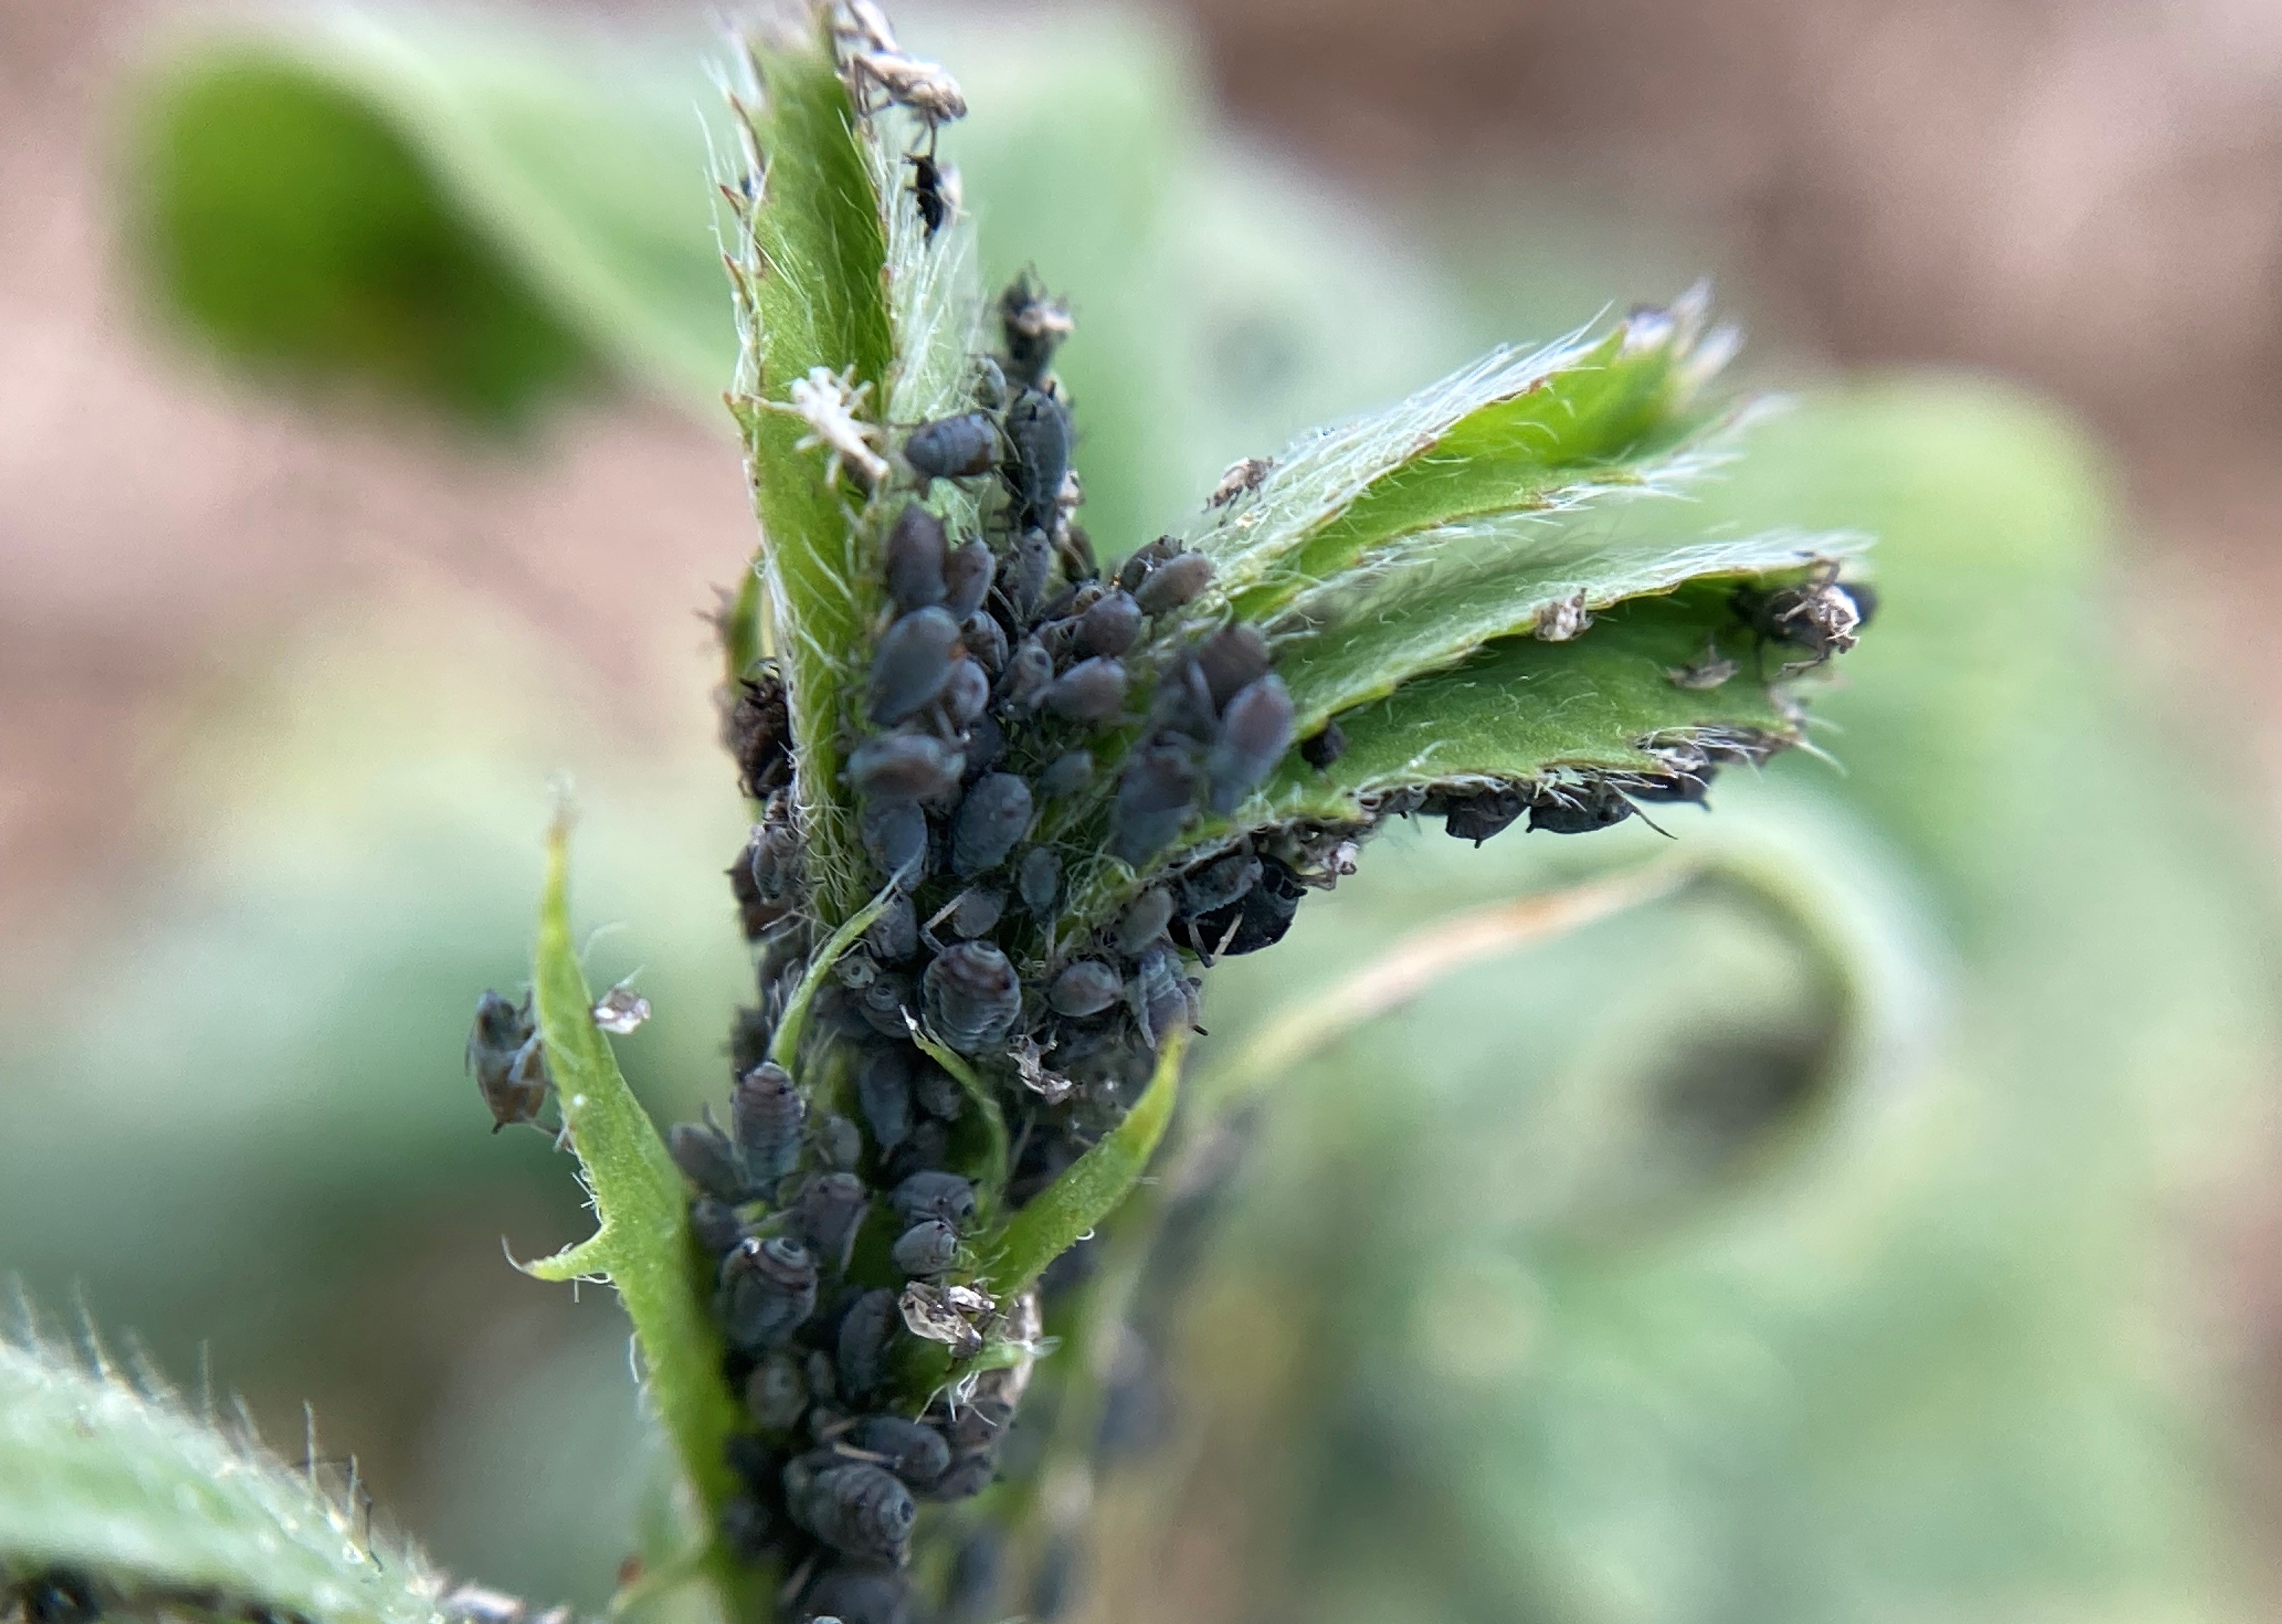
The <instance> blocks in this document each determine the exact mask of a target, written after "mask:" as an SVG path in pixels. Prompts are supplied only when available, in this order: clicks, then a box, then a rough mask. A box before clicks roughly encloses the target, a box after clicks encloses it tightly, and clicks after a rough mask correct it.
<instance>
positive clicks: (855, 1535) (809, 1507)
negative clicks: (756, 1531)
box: [785, 1456, 919, 1566]
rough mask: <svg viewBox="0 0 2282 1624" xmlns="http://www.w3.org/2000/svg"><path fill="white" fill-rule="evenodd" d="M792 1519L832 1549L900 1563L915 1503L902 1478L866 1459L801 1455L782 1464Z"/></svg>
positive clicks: (915, 1515) (908, 1540) (908, 1545)
mask: <svg viewBox="0 0 2282 1624" xmlns="http://www.w3.org/2000/svg"><path fill="white" fill-rule="evenodd" d="M785 1498H786V1500H787V1501H788V1504H790V1505H791V1508H792V1514H793V1519H794V1520H795V1521H796V1522H798V1523H799V1524H800V1525H801V1527H804V1528H806V1529H807V1530H808V1531H809V1532H810V1533H811V1534H813V1535H816V1537H817V1538H818V1539H820V1540H822V1541H823V1542H825V1543H826V1544H827V1545H829V1546H831V1547H832V1548H833V1549H834V1550H838V1551H841V1552H843V1553H844V1554H846V1555H848V1556H851V1557H858V1558H865V1559H868V1560H871V1561H875V1562H889V1563H893V1564H896V1565H897V1566H901V1565H902V1563H903V1561H904V1558H905V1557H906V1556H907V1555H908V1554H909V1553H910V1550H911V1540H912V1524H913V1523H914V1522H916V1521H917V1520H918V1519H919V1507H918V1506H917V1505H916V1504H913V1503H912V1491H911V1490H910V1489H908V1488H904V1484H903V1480H901V1479H899V1478H898V1477H897V1476H896V1474H895V1473H894V1472H889V1471H888V1470H886V1469H885V1468H884V1467H880V1466H874V1465H872V1464H871V1463H870V1462H868V1461H840V1460H835V1459H834V1457H831V1456H826V1457H824V1458H823V1463H821V1464H815V1463H811V1459H810V1457H802V1458H801V1459H800V1460H796V1461H795V1462H793V1463H792V1465H789V1466H787V1467H786V1468H785Z"/></svg>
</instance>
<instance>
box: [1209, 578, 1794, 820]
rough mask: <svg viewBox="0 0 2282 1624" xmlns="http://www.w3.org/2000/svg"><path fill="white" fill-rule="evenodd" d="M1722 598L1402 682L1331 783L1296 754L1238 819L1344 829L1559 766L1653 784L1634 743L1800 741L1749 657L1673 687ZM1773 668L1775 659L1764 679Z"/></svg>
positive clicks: (1660, 604)
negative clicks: (1393, 792) (1413, 795)
mask: <svg viewBox="0 0 2282 1624" xmlns="http://www.w3.org/2000/svg"><path fill="white" fill-rule="evenodd" d="M1724 597H1725V587H1723V586H1721V585H1719V584H1718V583H1711V584H1707V585H1706V586H1705V587H1701V588H1697V589H1695V590H1687V589H1683V590H1682V591H1680V592H1679V593H1675V594H1672V595H1669V596H1664V597H1648V598H1636V599H1633V600H1631V601H1629V602H1625V603H1623V604H1620V605H1618V607H1617V608H1616V609H1613V610H1611V611H1609V612H1608V613H1607V614H1606V615H1605V616H1603V618H1601V620H1600V621H1599V622H1598V623H1597V624H1596V625H1595V626H1593V628H1592V629H1591V630H1590V631H1588V632H1587V633H1585V634H1584V635H1583V636H1582V637H1580V638H1579V639H1577V640H1575V641H1572V642H1565V643H1547V642H1540V641H1536V640H1535V639H1534V638H1515V639H1510V640H1508V641H1502V642H1497V643H1493V644H1491V645H1490V646H1489V647H1488V648H1486V649H1484V650H1482V651H1481V652H1480V653H1479V654H1478V655H1476V656H1475V657H1473V658H1472V659H1471V660H1469V661H1467V662H1466V663H1465V664H1463V665H1460V666H1458V667H1456V668H1455V669H1454V670H1451V671H1447V672H1436V673H1434V674H1433V675H1431V676H1426V677H1422V678H1419V679H1418V680H1416V681H1414V682H1410V683H1407V684H1405V685H1404V686H1403V688H1401V691H1400V692H1398V693H1397V694H1395V695H1393V697H1392V698H1388V699H1384V700H1380V701H1378V702H1376V703H1372V704H1369V705H1366V706H1364V707H1362V708H1361V709H1359V710H1356V711H1350V712H1348V713H1347V714H1345V715H1343V716H1341V717H1340V719H1339V725H1340V727H1341V728H1342V729H1343V730H1344V731H1345V732H1346V734H1347V751H1346V753H1345V754H1344V755H1343V756H1341V757H1340V758H1339V760H1337V761H1336V762H1334V763H1333V764H1332V765H1331V769H1330V770H1329V771H1328V772H1324V771H1318V770H1317V769H1316V768H1314V767H1311V766H1309V765H1307V764H1306V763H1305V762H1304V761H1302V760H1300V758H1299V757H1298V755H1297V754H1296V753H1295V754H1294V755H1293V756H1292V757H1291V758H1289V759H1287V760H1286V762H1285V765H1284V766H1283V767H1282V768H1281V769H1280V770H1279V771H1278V772H1277V775H1276V777H1275V778H1274V779H1272V780H1270V781H1269V785H1268V787H1267V789H1265V790H1264V791H1263V792H1262V793H1261V796H1259V797H1257V798H1256V799H1255V800H1254V802H1253V803H1252V804H1250V805H1248V806H1246V808H1245V809H1244V819H1243V820H1244V821H1246V822H1247V823H1264V822H1273V821H1280V820H1287V819H1300V818H1313V819H1322V820H1327V821H1331V822H1339V821H1344V820H1352V819H1354V818H1356V817H1358V816H1359V815H1360V811H1361V808H1360V804H1359V799H1358V797H1360V796H1363V795H1365V794H1368V793H1370V792H1372V791H1375V790H1381V789H1392V788H1395V787H1398V786H1401V785H1407V784H1432V783H1445V782H1450V781H1464V780H1471V779H1515V778H1527V777H1530V776H1531V775H1533V774H1534V773H1539V772H1541V771H1542V770H1543V769H1545V768H1547V767H1549V766H1554V765H1580V766H1593V767H1599V768H1603V769H1608V770H1612V771H1625V770H1632V771H1643V772H1644V771H1650V770H1653V769H1654V768H1655V766H1656V765H1657V764H1656V762H1655V761H1654V759H1653V758H1649V757H1648V756H1646V755H1643V754H1642V752H1641V751H1640V750H1637V749H1635V748H1634V742H1635V741H1636V740H1639V739H1641V738H1642V737H1644V736H1646V735H1648V734H1656V733H1664V732H1669V731H1672V730H1674V729H1683V728H1694V727H1748V728H1756V729H1759V730H1763V731H1765V732H1767V733H1772V734H1778V735H1781V736H1782V737H1784V738H1790V737H1794V736H1796V728H1795V727H1794V724H1793V723H1792V722H1791V721H1790V720H1789V719H1788V718H1787V717H1786V716H1785V715H1784V713H1783V711H1782V709H1781V706H1780V705H1779V704H1778V703H1777V701H1776V699H1775V697H1774V695H1773V694H1772V693H1770V691H1769V690H1768V689H1767V688H1766V687H1765V686H1763V685H1762V684H1761V683H1760V682H1758V681H1757V680H1754V678H1753V675H1752V660H1753V653H1752V650H1750V649H1749V648H1748V647H1743V646H1738V647H1732V648H1730V649H1729V650H1728V652H1729V653H1730V654H1731V655H1732V656H1733V657H1735V658H1737V659H1738V660H1740V661H1741V662H1742V664H1743V670H1742V672H1739V673H1738V674H1737V675H1736V676H1735V678H1734V679H1733V680H1730V681H1728V682H1727V683H1726V684H1725V685H1723V686H1722V687H1719V688H1713V689H1711V690H1708V691H1692V690H1689V689H1687V688H1680V687H1677V686H1675V685H1674V684H1673V681H1672V680H1671V678H1670V676H1669V674H1668V673H1669V672H1670V671H1671V670H1673V668H1675V667H1679V666H1683V665H1686V664H1689V663H1690V662H1691V661H1694V660H1696V659H1698V658H1700V657H1702V655H1703V652H1704V634H1705V632H1706V630H1707V628H1709V627H1711V626H1719V625H1727V626H1733V624H1734V623H1733V621H1732V619H1724V618H1723V615H1724ZM1743 641H1744V640H1743V639H1742V638H1741V637H1740V636H1738V637H1736V638H1735V643H1737V644H1739V645H1740V644H1742V643H1743ZM1780 657H1781V656H1780V653H1779V652H1777V651H1770V652H1769V654H1768V656H1767V658H1768V662H1769V664H1770V666H1772V665H1773V664H1774V663H1775V662H1776V661H1777V660H1779V659H1780Z"/></svg>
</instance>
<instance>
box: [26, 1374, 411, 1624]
mask: <svg viewBox="0 0 2282 1624" xmlns="http://www.w3.org/2000/svg"><path fill="white" fill-rule="evenodd" d="M14 1564H21V1565H24V1566H45V1565H50V1564H52V1565H55V1566H63V1567H69V1568H73V1569H75V1570H79V1571H81V1572H84V1573H88V1574H89V1575H91V1576H93V1577H94V1578H95V1579H97V1581H99V1582H101V1583H103V1584H105V1585H110V1586H116V1587H118V1588H119V1589H121V1590H123V1591H125V1592H127V1593H128V1596H129V1597H136V1596H144V1597H153V1598H156V1597H159V1595H161V1594H163V1593H173V1594H176V1595H180V1594H182V1593H184V1592H197V1591H204V1590H214V1591H219V1592H221V1595H223V1596H224V1597H228V1598H229V1600H230V1601H231V1602H233V1603H237V1604H240V1605H262V1606H266V1607H268V1608H270V1609H273V1610H275V1611H277V1612H286V1613H293V1614H299V1615H300V1616H303V1617H306V1618H308V1619H311V1620H316V1621H317V1624H431V1620H435V1619H437V1618H438V1617H439V1613H438V1611H437V1606H436V1599H437V1595H438V1591H439V1588H440V1587H439V1581H438V1579H437V1577H436V1575H435V1573H433V1571H432V1570H431V1569H430V1568H429V1567H428V1566H427V1565H426V1563H425V1561H424V1559H423V1558H422V1557H421V1555H420V1554H419V1552H417V1551H416V1550H411V1549H409V1548H407V1547H406V1546H403V1545H401V1544H399V1543H397V1542H392V1541H385V1540H384V1541H382V1542H380V1543H379V1545H378V1547H377V1548H376V1547H375V1545H374V1543H373V1542H372V1540H371V1533H370V1527H369V1519H368V1518H367V1515H366V1513H365V1511H364V1510H363V1509H362V1507H361V1504H353V1503H352V1501H351V1498H350V1497H349V1496H338V1497H337V1496H332V1495H330V1494H327V1493H324V1492H322V1491H321V1489H320V1488H319V1486H318V1484H317V1482H316V1481H315V1480H314V1478H313V1477H312V1476H310V1475H308V1474H307V1473H304V1472H296V1471H293V1470H291V1469H290V1468H288V1467H286V1466H285V1465H283V1463H281V1462H280V1461H278V1460H277V1459H276V1457H272V1456H270V1455H269V1454H268V1453H267V1452H266V1451H264V1450H262V1449H260V1448H259V1447H258V1446H256V1445H254V1444H253V1443H252V1442H251V1441H250V1440H243V1439H240V1438H235V1437H232V1436H230V1435H229V1434H227V1433H225V1432H224V1431H222V1430H221V1429H220V1428H218V1427H216V1426H213V1425H212V1424H211V1423H210V1422H209V1421H207V1420H202V1419H200V1418H198V1417H195V1416H192V1415H190V1414H189V1413H188V1412H187V1411H185V1410H183V1409H182V1407H181V1406H180V1404H179V1403H177V1402H176V1401H175V1399H174V1398H172V1397H171V1396H169V1395H155V1394H151V1393H145V1392H142V1391H138V1390H137V1389H136V1388H135V1387H130V1386H128V1384H127V1383H126V1382H125V1381H124V1380H122V1379H120V1377H119V1376H118V1375H117V1373H116V1372H114V1371H112V1370H111V1369H110V1368H109V1367H108V1366H107V1365H106V1364H103V1363H102V1362H101V1360H100V1358H99V1357H98V1359H97V1364H96V1368H95V1369H94V1370H92V1371H89V1370H88V1369H86V1368H83V1367H82V1365H81V1364H79V1363H78V1362H77V1361H76V1360H74V1358H72V1357H70V1356H67V1355H66V1354H64V1353H62V1352H60V1351H58V1350H55V1349H51V1348H43V1347H40V1346H36V1345H32V1346H26V1345H20V1344H18V1343H13V1342H0V1565H14Z"/></svg>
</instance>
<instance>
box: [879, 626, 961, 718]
mask: <svg viewBox="0 0 2282 1624" xmlns="http://www.w3.org/2000/svg"><path fill="white" fill-rule="evenodd" d="M958 656H959V622H958V620H957V619H955V618H952V616H951V611H950V610H944V609H919V610H912V612H911V613H910V614H908V615H905V616H904V618H902V619H900V620H898V621H897V622H896V624H895V625H893V626H889V628H888V631H887V634H886V635H885V636H883V637H882V638H881V639H880V648H879V652H878V653H876V654H874V655H873V657H872V688H871V695H872V704H871V716H872V719H873V721H875V722H877V723H879V724H880V725H881V726H882V727H887V726H890V725H892V724H894V723H897V722H900V721H902V720H904V719H905V718H907V717H912V716H916V715H918V714H919V713H920V711H923V710H925V709H926V708H927V707H928V706H929V705H931V704H933V703H935V701H936V700H937V699H938V698H940V697H941V696H942V694H943V688H944V687H945V686H946V685H948V684H949V682H950V681H951V662H952V660H954V659H956V658H957V657H958Z"/></svg>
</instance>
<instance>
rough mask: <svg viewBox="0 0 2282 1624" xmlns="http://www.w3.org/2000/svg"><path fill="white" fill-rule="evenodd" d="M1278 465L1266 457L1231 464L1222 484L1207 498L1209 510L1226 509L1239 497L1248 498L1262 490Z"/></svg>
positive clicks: (1224, 474) (1223, 476)
mask: <svg viewBox="0 0 2282 1624" xmlns="http://www.w3.org/2000/svg"><path fill="white" fill-rule="evenodd" d="M1275 466H1276V464H1275V463H1274V462H1271V461H1269V459H1268V458H1266V457H1239V458H1238V459H1237V460H1236V461H1235V462H1230V464H1229V465H1228V468H1227V470H1226V471H1225V472H1223V473H1222V475H1221V477H1220V483H1219V484H1218V485H1216V486H1213V488H1212V494H1211V495H1209V496H1207V497H1206V498H1205V506H1206V507H1207V508H1225V507H1227V506H1228V505H1229V503H1230V502H1232V501H1235V500H1236V499H1237V498H1238V497H1239V496H1247V495H1249V494H1251V493H1253V492H1254V491H1256V490H1258V489H1259V488H1260V483H1261V480H1263V479H1265V478H1268V476H1269V471H1270V470H1273V469H1274V468H1275Z"/></svg>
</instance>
